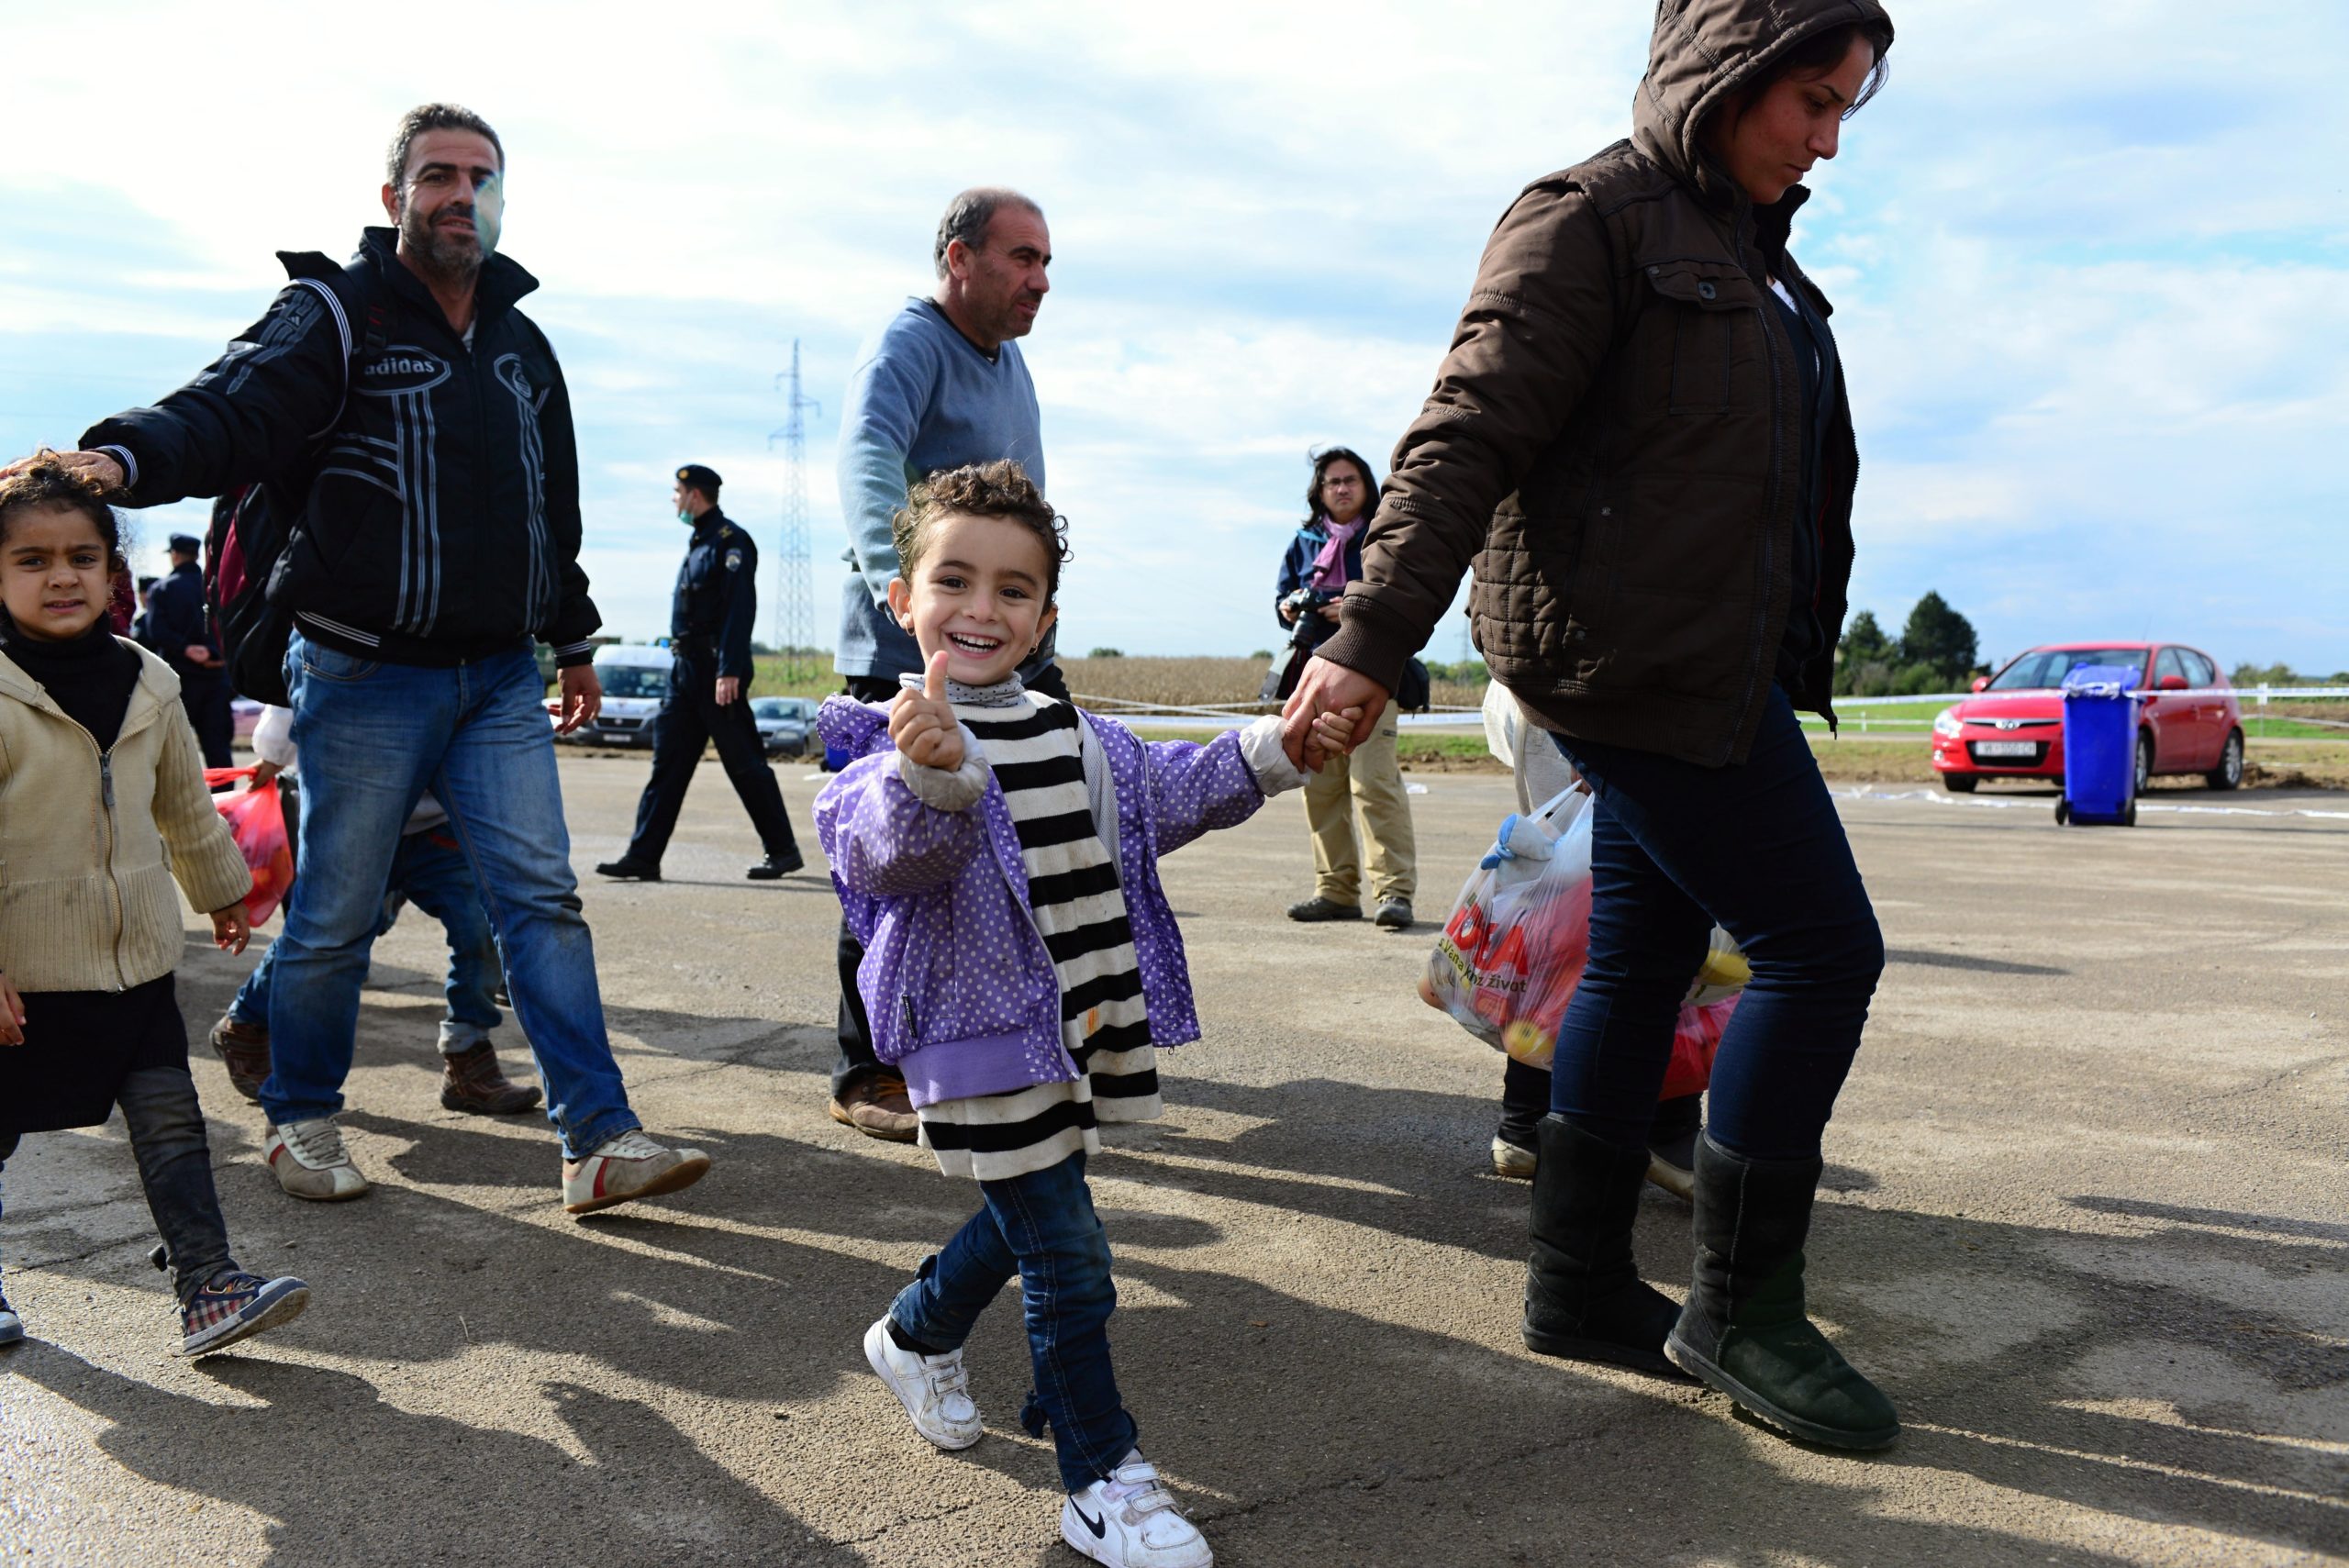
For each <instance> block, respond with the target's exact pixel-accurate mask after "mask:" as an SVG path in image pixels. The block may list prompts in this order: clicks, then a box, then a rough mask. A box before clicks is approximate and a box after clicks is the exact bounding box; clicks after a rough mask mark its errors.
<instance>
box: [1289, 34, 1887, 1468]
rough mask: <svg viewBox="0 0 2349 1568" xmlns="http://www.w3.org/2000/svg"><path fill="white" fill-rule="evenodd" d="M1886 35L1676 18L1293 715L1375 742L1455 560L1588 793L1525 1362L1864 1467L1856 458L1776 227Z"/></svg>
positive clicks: (1395, 479) (1517, 283)
mask: <svg viewBox="0 0 2349 1568" xmlns="http://www.w3.org/2000/svg"><path fill="white" fill-rule="evenodd" d="M1891 42H1892V25H1891V22H1890V21H1889V19H1888V18H1887V17H1886V15H1885V12H1884V10H1883V9H1882V7H1881V6H1878V5H1877V4H1876V0H1663V3H1662V4H1661V5H1660V6H1658V7H1657V13H1656V26H1655V37H1654V42H1653V46H1652V48H1651V50H1650V54H1649V62H1648V70H1647V74H1646V76H1645V77H1644V78H1642V81H1641V83H1640V88H1639V93H1638V95H1637V97H1636V99H1635V102H1634V106H1633V112H1632V135H1631V139H1630V140H1628V141H1621V142H1618V143H1616V144H1615V145H1614V146H1612V147H1609V148H1608V149H1606V150H1603V151H1601V152H1600V153H1598V155H1597V156H1596V157H1594V158H1592V159H1590V160H1589V161H1586V162H1584V163H1580V164H1577V165H1575V167H1574V168H1571V169H1568V170H1565V171H1563V172H1559V173H1556V174H1552V175H1550V176H1548V177H1546V178H1544V179H1542V180H1538V181H1536V182H1534V183H1532V184H1531V185H1530V186H1528V187H1527V188H1526V190H1525V191H1524V193H1523V194H1522V195H1520V196H1519V198H1518V200H1517V202H1516V203H1515V205H1513V206H1511V207H1510V208H1509V210H1508V213H1507V214H1506V215H1504V216H1503V217H1502V218H1501V221H1500V224H1499V226H1498V228H1496V229H1495V230H1494V233H1493V237H1492V239H1491V241H1490V242H1489V243H1488V245H1487V246H1486V251H1485V257H1484V261H1483V262H1482V264H1481V265H1480V267H1479V269H1478V272H1477V277H1476V282H1475V290H1474V292H1473V293H1472V294H1471V295H1470V296H1469V300H1468V305H1467V307H1466V308H1465V310H1464V312H1463V313H1462V316H1461V319H1460V325H1459V328H1458V330H1457V331H1456V333H1455V335H1454V337H1453V345H1452V349H1451V351H1450V353H1449V354H1448V355H1447V356H1446V357H1445V359H1444V361H1443V365H1442V369H1441V370H1440V371H1439V372H1438V373H1437V378H1436V384H1435V390H1434V391H1433V393H1432V394H1431V395H1430V396H1429V399H1428V402H1427V406H1426V408H1425V410H1424V412H1423V413H1422V414H1421V415H1420V417H1419V419H1418V420H1417V421H1416V422H1415V423H1414V424H1413V425H1412V427H1411V428H1410V430H1409V431H1408V433H1407V434H1406V435H1405V436H1404V437H1403V439H1402V441H1401V443H1400V444H1399V445H1398V446H1397V449H1396V452H1395V461H1394V463H1393V465H1392V476H1391V478H1390V481H1389V484H1388V487H1387V490H1386V496H1385V498H1384V500H1383V502H1382V504H1381V506H1380V507H1379V510H1378V515H1377V517H1376V518H1375V520H1374V522H1373V523H1372V525H1371V528H1370V533H1369V537H1368V541H1367V545H1366V547H1365V550H1364V576H1363V578H1362V579H1361V580H1359V581H1357V582H1356V583H1354V584H1353V586H1352V587H1351V588H1350V589H1349V590H1348V592H1347V595H1346V599H1345V607H1344V621H1343V625H1342V626H1341V628H1340V630H1339V631H1338V632H1337V633H1336V635H1334V636H1332V637H1331V638H1330V639H1329V640H1328V641H1327V642H1326V643H1324V644H1323V645H1322V647H1321V649H1320V651H1319V657H1318V658H1317V659H1316V660H1315V662H1313V663H1312V664H1310V665H1308V668H1307V670H1306V673H1305V675H1304V677H1303V679H1302V680H1301V681H1300V682H1299V684H1298V688H1297V695H1295V696H1294V697H1293V698H1292V699H1291V700H1290V703H1289V708H1288V712H1289V717H1290V730H1289V733H1290V736H1291V745H1292V754H1293V755H1297V756H1300V757H1303V756H1305V755H1306V754H1307V753H1308V746H1307V744H1306V727H1307V726H1308V725H1309V724H1310V722H1311V721H1312V719H1313V718H1314V717H1315V716H1317V715H1319V714H1321V713H1325V712H1330V711H1335V710H1339V709H1342V708H1345V707H1349V706H1361V707H1362V708H1363V709H1364V719H1363V720H1362V724H1363V725H1364V726H1366V725H1368V724H1369V723H1370V722H1372V720H1374V719H1375V717H1376V716H1377V713H1378V711H1379V709H1380V708H1381V707H1382V706H1384V704H1385V702H1386V697H1387V695H1388V694H1389V693H1390V692H1391V691H1392V690H1393V689H1394V686H1395V684H1396V680H1397V673H1398V672H1399V670H1400V668H1401V666H1402V663H1403V660H1404V659H1405V657H1406V656H1408V654H1409V653H1410V652H1411V651H1413V650H1415V649H1417V648H1419V647H1420V646H1421V645H1423V644H1424V643H1425V642H1426V640H1427V639H1428V636H1429V635H1430V633H1431V631H1432V629H1433V628H1434V627H1435V625H1436V623H1437V621H1438V619H1439V617H1441V616H1442V613H1443V611H1444V609H1445V608H1446V606H1448V605H1449V604H1450V603H1451V600H1452V596H1453V591H1454V590H1455V589H1456V588H1457V586H1458V585H1459V581H1460V577H1461V573H1463V572H1464V571H1465V570H1466V569H1467V568H1468V567H1469V566H1470V565H1471V563H1472V557H1473V564H1474V566H1475V578H1476V581H1475V589H1474V592H1473V595H1472V598H1471V606H1472V611H1473V614H1474V617H1475V632H1476V640H1477V645H1478V646H1479V647H1480V648H1481V649H1482V650H1483V651H1484V653H1485V656H1486V661H1487V662H1488V663H1489V665H1490V667H1491V669H1492V673H1493V677H1494V679H1496V680H1497V681H1498V682H1500V683H1501V684H1503V685H1504V686H1506V687H1507V688H1508V690H1509V691H1510V692H1511V693H1513V694H1514V695H1516V696H1517V697H1518V698H1519V699H1520V701H1521V702H1522V703H1523V704H1524V706H1525V707H1526V708H1527V710H1528V711H1529V712H1530V713H1531V716H1532V717H1533V718H1534V719H1535V721H1536V722H1538V723H1539V724H1541V725H1542V727H1544V728H1548V729H1550V730H1551V731H1552V732H1553V735H1554V736H1555V738H1556V741H1557V744H1558V745H1559V746H1560V748H1561V749H1562V750H1564V752H1565V753H1566V754H1567V756H1569V757H1570V758H1571V759H1572V760H1573V762H1574V763H1575V767H1576V769H1577V770H1578V771H1579V772H1580V773H1581V774H1582V775H1583V777H1584V778H1585V779H1586V780H1587V781H1588V782H1589V784H1590V785H1591V787H1592V790H1593V794H1594V797H1595V798H1594V804H1593V807H1592V812H1593V816H1592V874H1593V879H1594V886H1593V905H1592V914H1591V926H1590V955H1589V962H1588V966H1587V968H1586V971H1585V973H1584V977H1583V980H1582V982H1581V985H1580V988H1579V989H1578V990H1577V992H1576V993H1575V999H1574V1002H1573V1004H1572V1006H1571V1007H1570V1008H1569V1010H1568V1012H1567V1014H1566V1018H1565V1019H1564V1025H1563V1027H1562V1029H1561V1030H1560V1033H1559V1039H1558V1047H1557V1056H1556V1062H1555V1069H1556V1070H1555V1073H1554V1075H1553V1084H1552V1102H1551V1115H1550V1116H1549V1117H1547V1118H1544V1119H1543V1121H1542V1126H1541V1129H1540V1142H1541V1151H1540V1164H1539V1167H1538V1170H1537V1173H1536V1175H1535V1178H1534V1191H1533V1202H1532V1218H1531V1229H1532V1240H1533V1246H1532V1257H1531V1265H1530V1269H1529V1273H1528V1279H1527V1284H1526V1313H1525V1324H1524V1334H1525V1340H1526V1342H1527V1344H1529V1345H1530V1346H1531V1347H1532V1348H1533V1349H1534V1350H1536V1351H1543V1352H1545V1353H1548V1354H1553V1355H1561V1356H1569V1357H1575V1358H1579V1359H1586V1360H1597V1361H1605V1362H1614V1363H1617V1364H1621V1365H1629V1366H1634V1367H1641V1368H1645V1369H1648V1370H1653V1371H1658V1372H1663V1371H1668V1370H1669V1368H1670V1367H1671V1366H1673V1365H1677V1366H1678V1367H1680V1368H1681V1369H1682V1370H1684V1371H1686V1372H1688V1373H1693V1374H1695V1375H1696V1376H1698V1377H1701V1378H1702V1379H1704V1380H1705V1381H1706V1382H1707V1383H1709V1384H1711V1385H1714V1386H1715V1387H1717V1388H1720V1389H1721V1390H1722V1391H1723V1392H1725V1393H1727V1394H1729V1395H1730V1396H1731V1397H1732V1398H1733V1399H1735V1400H1736V1401H1737V1402H1738V1403H1739V1404H1741V1405H1742V1406H1744V1407H1747V1408H1748V1409H1750V1410H1752V1411H1753V1413H1754V1414H1756V1415H1757V1416H1760V1417H1762V1418H1765V1420H1767V1421H1769V1422H1770V1423H1771V1424H1773V1425H1775V1426H1776V1427H1778V1428H1779V1429H1782V1430H1785V1431H1787V1432H1789V1433H1791V1434H1793V1435H1795V1436H1797V1437H1799V1438H1802V1439H1804V1440H1809V1441H1813V1442H1820V1443H1827V1444H1831V1445H1834V1446H1837V1447H1842V1448H1863V1449H1864V1448H1877V1447H1881V1446H1883V1445H1884V1444H1886V1443H1888V1442H1890V1441H1891V1440H1893V1438H1894V1436H1895V1435H1896V1434H1897V1433H1898V1429H1899V1426H1898V1418H1897V1417H1896V1415H1895V1413H1894V1410H1893V1407H1892V1404H1891V1401H1890V1400H1888V1399H1887V1398H1886V1397H1885V1396H1884V1395H1883V1394H1882V1393H1881V1392H1880V1391H1879V1390H1877V1389H1876V1386H1875V1385H1872V1384H1871V1383H1869V1382H1868V1381H1867V1379H1866V1378H1865V1377H1863V1376H1862V1375H1861V1374H1860V1373H1858V1372H1856V1371H1854V1369H1853V1368H1852V1367H1851V1366H1850V1365H1849V1364H1848V1363H1846V1362H1844V1361H1843V1359H1842V1356H1841V1355H1840V1354H1838V1353H1837V1351H1836V1350H1835V1348H1834V1347H1833V1346H1832V1345H1831V1344H1829V1343H1828V1341H1827V1340H1826V1339H1825V1337H1824V1336H1822V1335H1821V1334H1820V1332H1819V1330H1818V1329H1816V1328H1815V1327H1814V1326H1813V1325H1812V1324H1811V1322H1810V1320H1809V1316H1808V1314H1807V1313H1806V1311H1805V1308H1804V1304H1803V1286H1802V1270H1803V1251H1802V1249H1803V1243H1804V1240H1805V1238H1806V1236H1807V1234H1808V1232H1809V1224H1810V1214H1811V1206H1812V1199H1813V1196H1814V1195H1815V1192H1816V1189H1817V1185H1818V1181H1819V1174H1820V1168H1821V1167H1820V1134H1821V1131H1822V1130H1823V1129H1824V1128H1825V1126H1826V1122H1827V1118H1828V1116H1829V1113H1830V1112H1831V1110H1832V1108H1833V1106H1834V1101H1835V1095H1836V1093H1837V1091H1838V1090H1839V1089H1840V1088H1841V1087H1842V1082H1843V1077H1844V1074H1845V1073H1846V1072H1847V1071H1848V1070H1849V1068H1850V1065H1851V1062H1852V1058H1853V1055H1854V1052H1855V1051H1857V1050H1858V1047H1859V1041H1860V1031H1861V1028H1862V1026H1863V1024H1864V1023H1865V1020H1866V1017H1867V1008H1868V1001H1869V998H1870V996H1871V995H1873V994H1874V992H1875V989H1876V979H1877V976H1878V974H1879V973H1881V971H1882V969H1883V964H1884V948H1883V939H1882V937H1881V935H1880V933H1879V932H1878V930H1877V928H1876V917H1875V914H1874V911H1873V910H1872V908H1871V907H1870V906H1869V902H1868V896H1867V891H1866V889H1865V887H1864V886H1863V885H1862V884H1861V881H1860V875H1859V870H1858V867H1857V866H1856V864H1855V863H1854V861H1853V858H1852V851H1851V846H1850V844H1849V843H1848V842H1847V841H1846V840H1845V838H1844V835H1843V830H1842V824H1841V822H1840V821H1839V820H1838V819H1837V817H1836V816H1835V811H1834V806H1833V803H1832V801H1831V798H1830V797H1829V795H1828V793H1827V789H1826V786H1825V784H1823V783H1822V782H1821V781H1820V776H1819V769H1818V764H1817V762H1815V761H1814V760H1813V758H1812V756H1811V753H1810V749H1809V744H1808V742H1807V741H1806V740H1804V739H1803V737H1802V734H1801V730H1800V728H1799V726H1798V722H1797V720H1796V717H1795V711H1796V709H1797V708H1798V707H1801V708H1809V709H1811V710H1814V711H1817V712H1819V713H1820V714H1822V715H1824V716H1826V717H1828V718H1829V720H1830V722H1832V719H1833V714H1832V712H1831V708H1830V706H1829V700H1828V699H1829V692H1830V683H1831V674H1832V670H1833V653H1834V646H1835V639H1836V637H1837V635H1838V633H1839V631H1840V629H1841V628H1842V618H1843V609H1844V589H1845V585H1846V583H1847V582H1848V580H1849V577H1850V573H1851V565H1852V531H1851V516H1852V495H1853V489H1854V484H1855V482H1856V480H1857V477H1858V473H1859V458H1858V451H1857V448H1856V446H1855V444H1854V439H1853V431H1852V419H1851V405H1850V402H1849V400H1848V398H1847V397H1846V395H1845V392H1844V386H1843V381H1842V365H1841V363H1840V361H1838V359H1837V357H1836V353H1835V345H1834V339H1833V335H1832V334H1831V332H1830V331H1829V329H1828V327H1827V316H1828V313H1829V306H1828V303H1827V299H1826V297H1825V295H1822V294H1821V293H1820V291H1819V289H1818V288H1817V287H1816V286H1815V285H1814V284H1812V283H1811V282H1810V280H1809V278H1807V277H1805V276H1804V274H1803V272H1802V270H1801V269H1800V268H1799V267H1798V266H1796V265H1795V262H1794V260H1793V258H1792V257H1791V256H1789V255H1788V254H1787V232H1788V228H1789V227H1790V225H1791V223H1792V221H1793V218H1794V215H1795V212H1796V210H1797V209H1798V207H1799V206H1801V205H1802V203H1803V201H1804V199H1805V198H1806V196H1807V195H1808V194H1809V193H1808V192H1807V191H1806V190H1805V189H1804V188H1803V186H1802V185H1801V183H1799V182H1800V181H1801V179H1802V177H1803V175H1804V174H1805V173H1806V172H1808V171H1809V168H1810V166H1811V165H1812V163H1813V162H1815V161H1817V160H1819V159H1821V158H1832V157H1833V156H1834V155H1835V152H1836V149H1837V140H1838V136H1839V133H1840V128H1841V126H1842V121H1843V119H1845V118H1846V117H1849V116H1850V115H1851V113H1852V112H1853V111H1854V109H1856V108H1857V107H1858V106H1860V105H1861V104H1862V103H1863V102H1865V100H1866V99H1867V98H1868V97H1869V96H1870V95H1872V94H1873V93H1874V92H1875V90H1876V87H1877V86H1878V85H1879V84H1880V83H1881V82H1882V80H1883V75H1884V56H1885V51H1886V50H1887V49H1889V48H1890V46H1891ZM1358 738H1359V727H1358ZM1716 920H1718V921H1719V922H1720V924H1721V925H1722V926H1724V927H1725V928H1727V929H1728V930H1729V931H1730V933H1731V935H1732V936H1734V937H1735V938H1736V939H1737V940H1738V943H1739V945H1740V947H1741V948H1742V949H1743V951H1744V952H1745V954H1746V956H1747V958H1748V960H1749V961H1750V962H1752V964H1753V983H1752V984H1751V985H1750V986H1749V987H1748V989H1747V991H1746V993H1745V997H1744V1000H1743V1002H1742V1004H1741V1005H1740V1006H1739V1009H1738V1012H1737V1015H1736V1018H1735V1019H1734V1021H1733V1022H1732V1023H1731V1027H1730V1029H1729V1032H1728V1034H1727V1035H1726V1036H1725V1038H1724V1039H1723V1040H1722V1041H1721V1045H1720V1055H1719V1058H1718V1060H1717V1061H1716V1062H1715V1065H1714V1069H1713V1082H1712V1088H1711V1093H1710V1104H1709V1127H1708V1129H1707V1131H1706V1133H1705V1135H1704V1137H1703V1138H1701V1139H1700V1140H1699V1141H1698V1150H1697V1157H1696V1219H1695V1231H1696V1243H1697V1245H1696V1264H1695V1272H1694V1278H1693V1281H1692V1283H1691V1285H1690V1288H1689V1292H1688V1296H1687V1302H1686V1304H1685V1305H1683V1306H1681V1307H1675V1306H1674V1304H1673V1303H1672V1301H1671V1300H1670V1299H1669V1298H1668V1297H1666V1296H1664V1295H1663V1294H1662V1293H1661V1292H1659V1291H1656V1290H1655V1289H1653V1287H1651V1286H1649V1285H1648V1284H1644V1283H1643V1282H1642V1280H1641V1279H1640V1277H1639V1273H1638V1270H1637V1268H1636V1266H1635V1264H1634V1261H1633V1258H1632V1253H1631V1225H1632V1220H1633V1218H1634V1216H1635V1214H1636V1212H1637V1210H1638V1207H1639V1201H1640V1190H1641V1185H1642V1177H1643V1176H1644V1174H1645V1173H1646V1170H1647V1164H1648V1155H1647V1150H1646V1147H1645V1135H1646V1131H1647V1128H1648V1123H1649V1118H1650V1117H1651V1116H1652V1114H1653V1110H1654V1106H1655V1100H1656V1093H1657V1090H1658V1088H1659V1086H1660V1085H1661V1083H1662V1080H1663V1074H1664V1066H1665V1062H1666V1060H1667V1058H1668V1055H1669V1051H1670V1046H1671V1040H1672V1033H1673V1021H1674V1018H1675V1012H1676V1010H1677V1007H1678V1004H1679V1001H1680V998H1681V996H1682V995H1684V994H1685V993H1686V992H1687V986H1688V984H1689V981H1690V980H1691V979H1692V978H1693V977H1694V975H1695V973H1696V972H1697V968H1698V964H1699V963H1700V962H1702V960H1703V958H1704V955H1705V951H1706V945H1707V940H1708V937H1709V931H1710V929H1711V926H1712V924H1713V923H1714V922H1715V921H1716Z"/></svg>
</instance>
